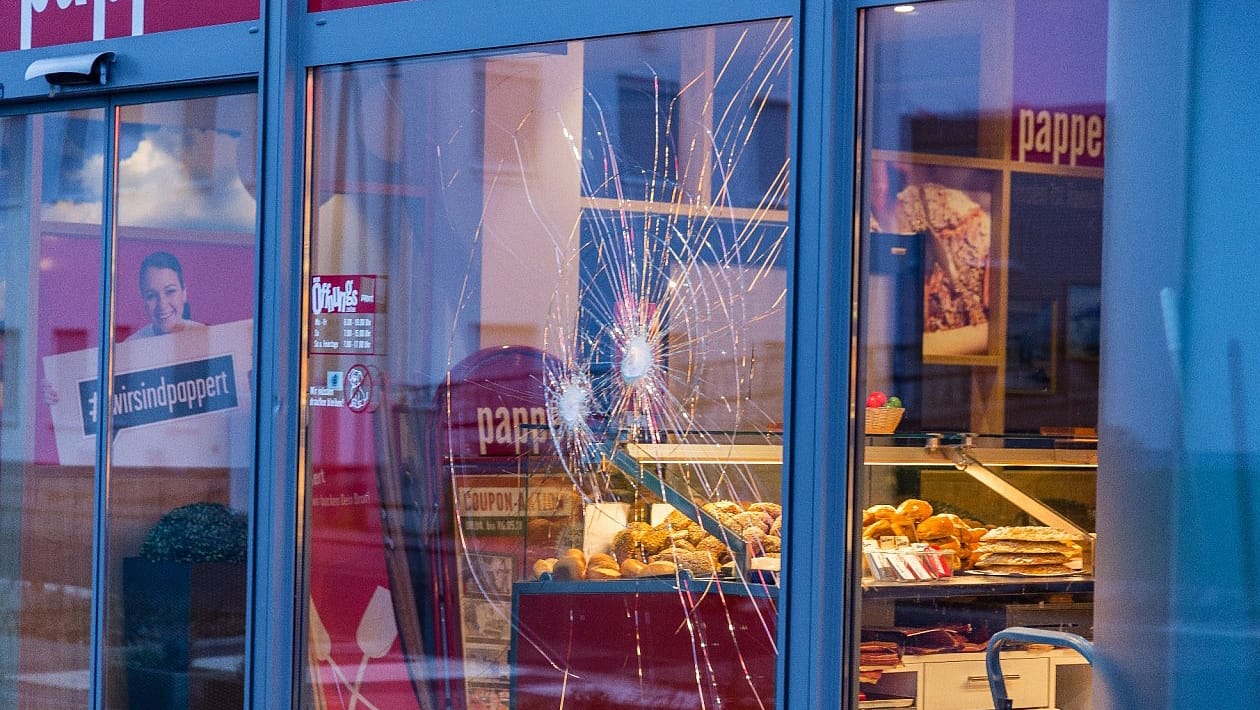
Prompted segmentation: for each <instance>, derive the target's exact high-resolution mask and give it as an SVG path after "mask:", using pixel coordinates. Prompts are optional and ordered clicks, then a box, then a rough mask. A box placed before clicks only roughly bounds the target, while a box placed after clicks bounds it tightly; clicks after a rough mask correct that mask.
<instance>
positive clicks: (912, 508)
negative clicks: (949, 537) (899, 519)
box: [897, 498, 932, 523]
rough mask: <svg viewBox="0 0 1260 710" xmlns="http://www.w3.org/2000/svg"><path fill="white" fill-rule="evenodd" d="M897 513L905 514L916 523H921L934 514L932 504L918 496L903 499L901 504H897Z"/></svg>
mask: <svg viewBox="0 0 1260 710" xmlns="http://www.w3.org/2000/svg"><path fill="white" fill-rule="evenodd" d="M897 514H898V515H904V516H906V517H907V518H910V519H911V520H913V521H914V522H915V523H920V522H922V521H924V520H926V519H927V518H928V517H929V516H931V515H932V504H931V503H929V502H927V501H925V500H919V499H918V498H907V499H905V500H903V501H901V505H899V506H897Z"/></svg>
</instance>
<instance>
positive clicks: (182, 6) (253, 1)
mask: <svg viewBox="0 0 1260 710" xmlns="http://www.w3.org/2000/svg"><path fill="white" fill-rule="evenodd" d="M0 8H3V13H4V14H5V15H8V17H0V28H3V29H0V50H5V49H13V48H17V49H32V48H35V47H52V46H56V45H60V44H68V43H70V42H87V41H97V40H102V39H110V38H115V37H128V36H130V37H135V36H139V35H143V34H145V33H148V34H153V33H155V32H165V31H167V30H181V29H189V28H192V27H209V26H211V25H220V24H226V23H229V22H243V21H252V20H257V19H258V2H257V0H219V1H218V2H206V1H204V0H201V1H198V0H16V2H14V0H0ZM14 8H16V9H17V15H18V16H17V17H16V18H15V17H12V15H10V14H9V13H11V12H12V10H13V9H14ZM13 20H17V21H16V22H14V21H13ZM10 28H16V30H17V32H16V37H15V36H14V35H13V34H10V33H11V32H12V31H13V30H12V29H10ZM15 40H16V41H15Z"/></svg>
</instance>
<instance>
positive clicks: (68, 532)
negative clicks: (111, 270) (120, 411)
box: [0, 109, 108, 708]
mask: <svg viewBox="0 0 1260 710" xmlns="http://www.w3.org/2000/svg"><path fill="white" fill-rule="evenodd" d="M107 131H108V125H107V123H106V121H105V111H104V110H102V109H87V110H81V111H67V112H57V113H47V114H36V115H30V116H17V117H8V118H0V234H2V235H3V238H4V239H3V242H4V247H3V248H4V259H3V262H0V330H2V331H3V343H2V344H0V347H2V348H3V350H2V351H0V363H2V365H0V386H2V387H3V389H2V390H0V398H2V399H0V423H2V427H0V500H2V501H3V504H0V520H2V521H3V523H2V524H3V530H4V534H3V535H2V536H0V549H2V550H3V551H2V552H0V703H3V704H4V705H6V706H7V707H14V708H53V707H86V706H87V703H88V680H89V675H88V667H89V662H90V657H91V638H92V591H93V585H92V551H93V544H92V543H93V538H94V532H93V514H94V510H95V500H96V496H95V485H96V476H95V469H96V460H95V458H94V457H93V456H91V455H88V456H85V457H79V456H68V455H63V454H67V453H68V452H69V451H70V450H72V449H75V448H76V447H77V445H78V443H79V441H80V440H82V439H83V437H84V436H85V434H84V432H83V429H82V427H81V426H80V427H79V428H78V430H77V431H74V430H71V431H69V432H68V435H66V436H61V435H59V434H60V432H61V429H60V428H59V426H58V422H59V419H58V412H60V411H63V410H64V409H65V407H66V406H67V405H68V406H69V408H70V411H73V410H74V409H75V408H76V407H77V402H78V395H77V393H76V392H75V391H74V388H73V387H72V388H68V389H65V390H59V389H58V387H57V386H56V384H57V383H58V382H59V378H60V373H61V363H63V362H64V361H65V360H66V359H67V358H74V357H76V353H85V352H89V353H93V355H90V356H89V357H87V358H86V361H87V366H88V367H89V370H90V371H91V372H92V373H95V371H96V368H97V358H96V356H95V354H94V353H96V352H98V350H97V348H98V347H99V345H100V342H101V327H100V315H101V310H100V303H99V300H98V299H99V296H100V290H101V243H102V242H101V209H100V205H101V194H102V191H103V187H104V171H103V170H102V169H101V163H100V161H99V158H100V156H101V155H103V154H104V146H105V140H106V135H107Z"/></svg>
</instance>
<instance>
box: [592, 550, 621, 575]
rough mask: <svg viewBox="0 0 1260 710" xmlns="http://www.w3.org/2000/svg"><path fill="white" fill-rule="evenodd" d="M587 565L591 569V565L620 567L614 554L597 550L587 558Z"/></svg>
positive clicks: (606, 567)
mask: <svg viewBox="0 0 1260 710" xmlns="http://www.w3.org/2000/svg"><path fill="white" fill-rule="evenodd" d="M586 567H587V570H588V571H589V570H590V568H591V567H603V568H604V569H619V568H620V565H619V564H617V560H614V559H613V557H612V555H606V554H604V553H602V552H596V553H595V554H593V555H591V556H590V557H589V558H587V560H586Z"/></svg>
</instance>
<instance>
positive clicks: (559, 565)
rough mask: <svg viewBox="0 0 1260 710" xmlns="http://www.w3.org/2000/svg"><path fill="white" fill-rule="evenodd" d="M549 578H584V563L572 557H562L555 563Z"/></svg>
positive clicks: (570, 579) (568, 579)
mask: <svg viewBox="0 0 1260 710" xmlns="http://www.w3.org/2000/svg"><path fill="white" fill-rule="evenodd" d="M551 576H552V577H555V578H556V579H559V580H567V581H572V580H577V579H585V578H586V562H585V561H584V560H582V559H579V558H577V557H574V556H573V555H564V556H563V557H561V558H560V559H559V560H557V561H556V564H555V567H554V568H553V569H552V570H551Z"/></svg>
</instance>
